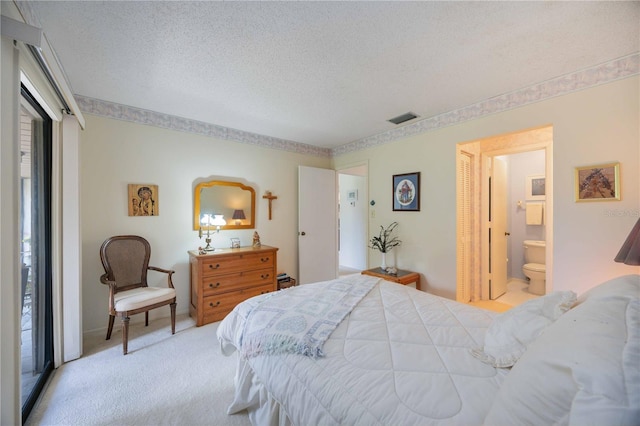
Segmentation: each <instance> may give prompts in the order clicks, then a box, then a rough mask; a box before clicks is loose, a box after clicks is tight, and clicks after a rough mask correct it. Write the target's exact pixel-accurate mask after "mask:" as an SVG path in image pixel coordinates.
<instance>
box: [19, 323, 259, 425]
mask: <svg viewBox="0 0 640 426" xmlns="http://www.w3.org/2000/svg"><path fill="white" fill-rule="evenodd" d="M105 321H106V320H105ZM217 327H218V323H213V324H208V325H205V326H202V327H196V326H195V323H194V321H193V320H192V319H191V318H189V317H188V316H179V317H178V318H177V320H176V334H175V335H171V325H170V321H169V319H168V318H162V319H156V320H153V321H150V324H149V327H144V324H132V325H131V326H130V329H129V353H128V354H127V355H122V334H121V330H120V326H119V324H118V320H116V325H115V326H114V330H113V335H112V336H111V340H104V337H105V334H104V332H100V333H89V334H86V335H85V336H84V355H83V356H82V357H81V358H80V359H77V360H75V361H72V362H69V363H66V364H63V365H62V366H60V367H59V368H58V369H57V370H56V371H55V372H54V374H53V377H52V378H51V380H50V381H49V384H48V385H47V387H46V389H45V391H44V392H43V394H42V396H41V398H40V400H39V402H38V404H37V405H36V406H35V407H34V409H33V411H32V413H31V415H30V416H29V418H28V419H27V422H26V425H31V426H33V425H184V426H191V425H193V426H197V425H229V426H235V425H250V422H249V417H248V416H247V415H246V413H240V414H234V415H227V407H228V406H229V404H230V403H231V401H232V398H233V394H234V387H233V379H234V373H235V366H236V356H235V355H234V356H231V357H225V356H224V355H222V354H221V353H220V348H219V345H218V339H217V338H216V329H217Z"/></svg>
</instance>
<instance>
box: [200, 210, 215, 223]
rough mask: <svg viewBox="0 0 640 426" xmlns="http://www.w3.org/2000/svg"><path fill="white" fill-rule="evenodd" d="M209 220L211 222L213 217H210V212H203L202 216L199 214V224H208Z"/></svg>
mask: <svg viewBox="0 0 640 426" xmlns="http://www.w3.org/2000/svg"><path fill="white" fill-rule="evenodd" d="M211 222H213V217H211V215H210V214H208V213H205V214H203V215H202V216H200V224H201V225H202V226H210V225H211Z"/></svg>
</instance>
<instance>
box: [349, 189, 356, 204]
mask: <svg viewBox="0 0 640 426" xmlns="http://www.w3.org/2000/svg"><path fill="white" fill-rule="evenodd" d="M347 201H358V190H357V189H351V190H349V191H347Z"/></svg>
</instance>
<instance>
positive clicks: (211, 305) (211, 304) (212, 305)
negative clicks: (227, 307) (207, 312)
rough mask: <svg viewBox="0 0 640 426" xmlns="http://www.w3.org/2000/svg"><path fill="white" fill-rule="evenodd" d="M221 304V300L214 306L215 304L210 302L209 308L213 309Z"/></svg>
mask: <svg viewBox="0 0 640 426" xmlns="http://www.w3.org/2000/svg"><path fill="white" fill-rule="evenodd" d="M219 304H220V301H219V300H218V301H217V302H216V304H215V305H214V304H213V302H209V306H210V307H212V308H214V307H216V306H218V305H219Z"/></svg>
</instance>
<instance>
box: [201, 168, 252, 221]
mask: <svg viewBox="0 0 640 426" xmlns="http://www.w3.org/2000/svg"><path fill="white" fill-rule="evenodd" d="M193 207H194V208H193V229H194V230H198V229H200V228H201V227H202V226H201V224H200V217H201V215H203V214H206V213H209V214H211V215H214V214H221V215H223V216H224V220H225V221H226V222H227V224H226V225H224V226H221V227H220V229H253V228H255V217H256V192H255V190H254V189H253V188H252V187H250V186H247V185H243V184H241V183H239V182H227V181H220V180H214V181H209V182H202V183H199V184H197V185H196V188H195V190H194V206H193ZM210 228H212V229H213V228H215V226H211V227H210ZM202 229H207V227H202Z"/></svg>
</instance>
